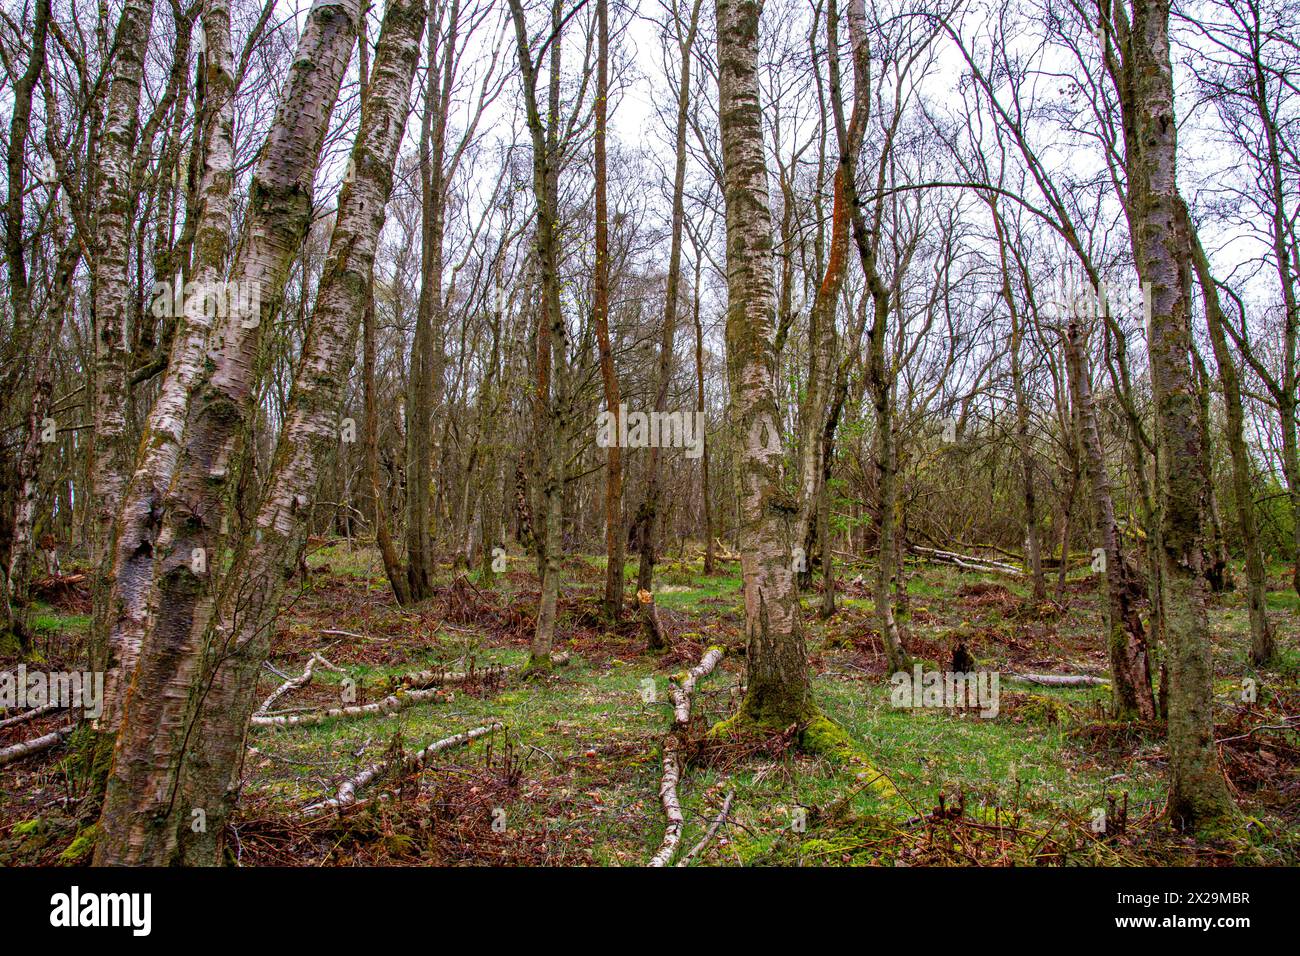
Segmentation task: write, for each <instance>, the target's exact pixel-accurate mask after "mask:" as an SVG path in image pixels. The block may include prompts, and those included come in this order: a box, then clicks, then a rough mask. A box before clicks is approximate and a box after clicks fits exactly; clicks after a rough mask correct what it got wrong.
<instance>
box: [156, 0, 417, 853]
mask: <svg viewBox="0 0 1300 956" xmlns="http://www.w3.org/2000/svg"><path fill="white" fill-rule="evenodd" d="M425 19H426V18H425V9H424V0H390V2H389V4H388V8H387V10H386V11H385V13H384V21H383V26H382V28H381V32H380V35H379V43H378V46H377V47H376V51H375V60H374V65H373V71H372V72H371V74H370V78H369V83H368V84H367V87H368V88H367V95H366V99H365V101H364V102H363V103H362V109H361V126H360V129H359V130H358V133H357V139H356V142H355V143H354V145H353V147H352V166H351V168H352V169H353V176H352V181H351V182H350V183H346V184H345V185H344V186H343V189H342V190H341V191H340V193H339V200H338V211H337V216H336V219H335V225H334V231H333V234H332V236H331V237H330V249H329V253H328V254H327V257H326V260H325V269H324V272H323V273H322V277H321V282H320V287H319V289H318V291H317V295H316V305H315V308H314V310H313V312H312V317H311V323H310V325H309V327H308V333H307V341H306V344H305V345H304V347H303V355H302V358H301V359H300V361H299V364H298V369H297V372H296V373H295V376H294V382H293V387H292V391H291V392H290V397H289V407H288V410H287V413H286V417H285V423H284V426H283V428H282V429H281V432H280V440H279V443H278V444H277V445H276V454H275V464H274V465H273V467H272V471H271V474H270V476H269V477H268V479H267V484H266V491H265V492H264V494H263V498H262V501H261V504H260V506H259V508H258V513H257V518H256V519H255V521H254V524H253V527H254V529H255V531H254V533H253V535H252V536H250V537H246V538H245V539H244V540H243V541H242V542H241V544H240V547H239V548H238V550H237V551H236V553H235V557H234V562H233V564H232V566H231V571H230V574H229V577H228V581H229V585H228V586H227V587H223V589H222V594H221V598H220V603H219V605H218V607H217V611H216V614H215V615H214V616H213V626H210V627H209V630H208V633H207V634H206V635H205V644H207V646H208V653H207V660H206V669H207V671H208V674H206V675H205V676H204V678H203V679H202V680H201V681H200V682H199V683H200V685H201V686H202V687H204V688H205V690H204V692H203V694H202V695H201V698H200V700H199V702H198V705H197V709H196V710H195V709H193V708H192V711H191V713H192V716H191V724H192V726H193V727H194V728H195V731H196V732H195V733H194V734H193V735H192V740H193V744H192V750H191V751H190V753H189V754H187V759H186V761H185V762H184V764H183V767H184V770H183V771H182V778H181V788H180V793H181V799H180V800H179V801H178V802H177V803H178V806H179V807H180V814H179V819H178V820H177V823H178V824H179V825H180V826H179V830H180V837H181V856H182V860H183V862H185V863H186V864H191V865H212V864H215V863H218V862H219V861H220V851H221V839H222V834H223V831H224V824H225V821H226V820H227V819H228V817H229V815H230V812H231V810H233V808H234V805H235V802H236V800H237V799H238V795H239V775H240V769H241V766H240V765H241V762H242V757H243V753H244V741H245V736H246V734H247V730H248V723H249V718H250V716H251V715H252V713H253V711H254V710H255V709H256V705H257V694H256V691H257V678H258V674H259V673H260V672H261V669H262V665H263V663H264V662H265V661H266V657H267V654H268V653H269V651H270V644H271V637H272V635H273V634H274V633H275V620H276V617H277V616H278V615H279V612H280V605H281V602H282V601H283V598H284V594H285V590H286V585H287V582H288V580H289V578H290V577H291V576H292V574H293V572H294V570H295V569H296V568H297V566H298V563H299V559H300V556H301V555H302V552H303V549H304V547H305V545H306V539H307V531H308V525H307V519H308V518H309V517H310V515H311V503H312V498H313V497H314V494H313V493H314V491H315V489H316V485H317V478H318V474H319V470H320V466H321V462H322V460H323V459H324V458H325V456H326V455H328V454H329V452H330V451H331V450H332V449H334V448H336V447H338V441H339V405H340V403H341V402H342V400H343V395H344V390H345V387H346V385H347V380H348V374H349V372H350V370H351V368H352V363H353V360H354V358H355V356H356V345H357V333H358V330H359V328H360V325H361V321H362V316H363V313H364V312H365V308H366V295H367V286H368V283H369V278H370V275H371V272H372V270H373V267H374V258H375V250H376V248H377V246H378V242H379V233H380V232H381V230H382V229H383V225H384V218H385V207H386V206H387V204H388V197H389V194H390V192H391V191H392V185H393V178H394V175H393V171H394V168H395V167H396V163H397V153H398V149H399V147H400V146H401V141H402V135H403V132H404V130H405V129H406V120H407V116H408V114H409V112H410V107H411V83H412V79H413V78H414V76H415V68H416V64H417V62H418V61H419V58H420V54H419V50H420V35H421V33H422V32H423V31H424V28H425ZM195 808H199V809H203V810H204V811H205V814H206V817H207V827H206V828H205V829H204V830H202V831H200V832H195V831H194V830H193V829H192V828H191V827H189V826H187V825H186V824H188V822H189V819H190V815H191V814H192V812H193V810H194V809H195Z"/></svg>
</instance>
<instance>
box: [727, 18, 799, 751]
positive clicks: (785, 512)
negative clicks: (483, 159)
mask: <svg viewBox="0 0 1300 956" xmlns="http://www.w3.org/2000/svg"><path fill="white" fill-rule="evenodd" d="M762 9H763V4H762V2H761V0H718V3H717V31H718V97H719V106H718V115H719V118H720V122H721V127H722V130H721V132H722V162H723V171H724V183H723V187H724V188H723V194H724V198H725V201H726V224H727V327H726V339H727V375H728V379H729V381H730V386H731V409H730V413H731V421H732V427H733V429H734V433H735V435H736V438H737V440H738V448H737V462H736V468H737V472H738V475H737V486H738V491H739V495H740V509H739V510H740V516H739V517H740V526H739V538H740V555H741V575H742V578H743V581H744V591H745V639H746V655H747V683H746V688H745V697H744V700H743V701H742V703H741V706H740V711H739V713H738V714H737V715H736V716H735V717H733V718H731V719H730V720H728V721H724V722H723V723H722V724H719V725H718V726H717V727H716V728H714V732H715V733H716V732H725V731H729V730H730V729H732V728H734V727H737V726H739V725H743V724H758V725H765V726H780V727H786V726H789V725H790V724H792V723H797V722H802V721H804V720H806V719H807V718H808V717H809V716H810V714H811V713H813V712H814V710H815V708H814V705H813V702H812V698H811V692H810V687H809V680H808V661H807V652H806V651H805V648H804V634H803V625H802V622H801V620H800V616H799V602H798V595H797V593H796V587H795V579H794V570H793V568H792V566H791V545H792V540H791V537H792V533H793V531H794V528H793V524H794V519H795V510H796V509H795V502H794V499H793V498H792V497H791V496H790V495H789V494H787V493H785V492H784V491H783V490H782V488H781V459H782V454H783V452H782V447H781V418H780V413H779V410H778V408H777V402H776V348H775V328H774V318H775V316H774V312H775V296H774V292H773V265H774V262H773V253H772V213H771V206H770V204H769V200H768V189H767V167H766V162H765V160H766V157H765V155H764V149H763V116H762V108H761V106H760V103H759V89H758V64H757V59H758V23H759V16H760V14H761V12H762Z"/></svg>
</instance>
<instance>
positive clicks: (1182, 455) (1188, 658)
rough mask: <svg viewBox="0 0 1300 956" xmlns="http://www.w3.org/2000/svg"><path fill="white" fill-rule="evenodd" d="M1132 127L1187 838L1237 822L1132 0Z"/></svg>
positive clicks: (1164, 40)
mask: <svg viewBox="0 0 1300 956" xmlns="http://www.w3.org/2000/svg"><path fill="white" fill-rule="evenodd" d="M1130 48H1131V51H1132V56H1133V65H1132V69H1133V80H1134V85H1133V89H1132V91H1131V92H1132V96H1131V98H1128V99H1126V100H1125V101H1124V102H1123V105H1124V106H1125V107H1126V108H1127V109H1128V110H1129V111H1130V113H1131V115H1132V120H1133V125H1134V127H1135V129H1136V136H1135V137H1134V145H1135V146H1136V154H1137V155H1129V156H1128V157H1127V159H1128V175H1129V179H1130V182H1131V187H1130V206H1131V209H1130V212H1129V215H1130V234H1131V237H1132V241H1133V253H1134V258H1135V260H1136V261H1137V265H1138V274H1139V275H1140V276H1141V278H1142V281H1143V283H1144V285H1146V287H1147V289H1148V299H1149V302H1150V331H1149V336H1150V342H1149V349H1148V351H1149V361H1150V366H1151V390H1152V398H1153V400H1154V404H1155V410H1156V439H1157V447H1158V456H1157V457H1158V459H1159V466H1160V482H1159V489H1160V503H1159V513H1160V516H1161V527H1160V532H1161V542H1160V543H1161V547H1162V551H1163V554H1162V560H1163V564H1164V573H1163V574H1162V575H1161V580H1162V584H1163V587H1164V590H1165V601H1164V602H1163V605H1164V613H1165V622H1166V623H1165V629H1166V634H1167V641H1168V645H1169V653H1168V659H1169V719H1168V723H1169V776H1170V780H1169V816H1170V818H1171V819H1172V820H1173V821H1174V823H1175V824H1176V825H1177V826H1179V827H1180V828H1182V829H1185V830H1212V829H1216V828H1218V827H1220V826H1222V825H1224V824H1225V823H1228V821H1229V820H1230V819H1231V818H1232V817H1234V816H1235V815H1236V808H1235V807H1234V805H1233V802H1232V798H1231V796H1230V795H1229V793H1228V786H1227V782H1226V780H1225V779H1224V776H1223V771H1222V769H1221V767H1220V766H1219V757H1218V749H1217V747H1216V746H1215V742H1214V712H1213V698H1214V687H1213V682H1214V667H1213V660H1212V657H1211V647H1210V628H1209V619H1208V613H1207V610H1206V598H1207V595H1206V582H1205V576H1204V573H1203V572H1204V568H1203V562H1204V553H1203V547H1204V542H1205V530H1204V521H1205V515H1204V509H1205V506H1206V501H1207V499H1208V488H1207V487H1206V484H1207V482H1206V475H1205V471H1204V469H1203V468H1201V467H1199V463H1200V461H1201V459H1202V456H1203V455H1204V454H1205V449H1204V448H1203V447H1202V446H1201V434H1200V428H1199V427H1198V424H1197V420H1196V419H1197V416H1196V393H1195V386H1194V384H1193V382H1192V375H1191V367H1190V361H1189V353H1190V350H1191V329H1190V311H1191V310H1190V298H1191V295H1190V293H1191V276H1190V268H1191V258H1192V256H1191V242H1190V236H1189V235H1188V231H1187V224H1186V222H1185V221H1184V220H1182V219H1180V214H1184V215H1185V213H1183V210H1184V206H1183V201H1182V197H1181V195H1180V194H1179V192H1178V183H1177V174H1176V169H1177V160H1176V157H1177V126H1176V123H1175V120H1174V90H1173V73H1172V68H1171V66H1170V60H1169V2H1168V0H1134V4H1133V22H1132V31H1131V36H1130Z"/></svg>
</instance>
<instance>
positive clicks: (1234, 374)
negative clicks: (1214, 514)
mask: <svg viewBox="0 0 1300 956" xmlns="http://www.w3.org/2000/svg"><path fill="white" fill-rule="evenodd" d="M1187 231H1188V235H1189V236H1190V237H1191V241H1192V264H1193V265H1194V267H1195V269H1196V277H1197V281H1198V284H1199V285H1200V287H1201V297H1202V298H1203V299H1204V300H1205V324H1206V326H1207V327H1208V328H1209V332H1210V343H1211V344H1212V345H1213V347H1214V361H1215V363H1216V364H1217V365H1218V367H1219V379H1220V380H1221V381H1222V382H1223V406H1224V414H1225V416H1226V418H1227V428H1226V429H1225V431H1226V433H1227V438H1228V453H1229V454H1230V455H1231V457H1232V497H1233V500H1234V501H1235V503H1236V506H1237V523H1238V524H1239V525H1240V526H1241V545H1242V550H1244V551H1245V552H1246V605H1247V607H1248V608H1249V613H1250V659H1251V661H1252V662H1254V663H1255V664H1257V665H1264V664H1267V663H1269V662H1270V661H1271V660H1272V659H1273V656H1274V654H1275V653H1276V650H1277V648H1276V645H1275V643H1274V639H1273V629H1272V628H1271V627H1270V626H1269V623H1268V613H1267V610H1266V608H1267V604H1266V601H1265V595H1266V593H1267V589H1268V575H1267V572H1266V569H1265V567H1264V556H1263V553H1262V552H1261V551H1260V547H1259V527H1258V523H1257V522H1256V520H1255V492H1254V481H1253V480H1252V475H1251V470H1250V450H1249V449H1248V448H1247V446H1246V434H1245V415H1244V413H1243V410H1242V402H1241V375H1240V372H1239V371H1238V369H1237V363H1236V362H1235V361H1234V360H1233V358H1232V352H1231V351H1230V350H1229V349H1228V339H1227V336H1226V335H1225V334H1224V331H1223V327H1224V322H1225V320H1224V317H1223V306H1222V303H1221V302H1220V300H1219V289H1218V286H1217V285H1216V284H1215V281H1214V274H1213V272H1212V271H1211V270H1210V260H1209V257H1208V256H1206V254H1205V250H1204V249H1203V248H1202V247H1201V242H1200V238H1199V237H1198V236H1197V235H1196V232H1195V230H1194V229H1193V228H1192V224H1191V222H1190V221H1189V222H1188V223H1187Z"/></svg>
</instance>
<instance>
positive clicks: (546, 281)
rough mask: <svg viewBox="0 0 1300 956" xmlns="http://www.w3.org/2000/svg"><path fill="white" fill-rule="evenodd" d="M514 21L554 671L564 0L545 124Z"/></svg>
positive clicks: (515, 1) (544, 664)
mask: <svg viewBox="0 0 1300 956" xmlns="http://www.w3.org/2000/svg"><path fill="white" fill-rule="evenodd" d="M509 3H510V13H511V16H512V18H513V19H514V24H515V40H516V49H517V52H518V55H519V69H520V73H521V78H522V82H523V92H524V108H525V111H526V114H527V121H528V132H529V135H530V137H531V139H532V146H533V195H534V197H535V199H536V202H537V230H536V232H535V234H534V239H533V248H534V253H535V255H536V257H537V265H538V272H539V275H540V279H541V291H542V307H541V309H540V310H539V312H540V314H539V315H538V321H537V392H536V395H535V398H534V408H535V418H534V421H535V423H536V428H537V442H536V446H537V449H538V452H539V454H538V458H537V460H538V463H539V465H540V467H541V470H542V476H541V483H542V494H541V499H542V512H543V514H542V538H541V541H540V542H539V547H538V563H539V572H540V575H541V579H542V588H541V597H540V599H539V602H538V608H537V621H536V624H535V625H534V628H533V639H532V643H531V648H530V654H529V658H530V659H529V665H528V671H529V672H539V671H541V672H545V671H549V670H550V669H551V667H552V663H551V646H552V644H553V643H554V640H555V609H556V603H557V601H558V599H559V590H560V548H561V521H562V517H563V507H564V469H565V458H566V457H567V456H566V455H565V454H564V447H563V446H564V441H563V433H564V428H565V422H564V411H563V409H564V406H565V402H566V401H567V388H566V385H565V382H566V377H567V367H568V352H569V346H568V329H567V327H566V326H565V324H564V313H563V311H562V310H561V307H560V274H559V252H558V244H559V239H560V237H559V220H558V204H559V200H558V183H559V162H560V155H559V138H558V131H557V129H556V126H557V123H558V111H559V99H560V75H559V74H560V45H561V33H562V26H563V24H562V23H561V20H560V3H559V0H555V2H554V3H553V4H552V7H551V36H550V77H549V81H550V82H549V89H548V91H547V92H548V104H547V114H548V115H547V123H546V124H543V123H542V117H541V111H540V108H539V106H538V102H537V71H536V68H535V66H534V64H533V59H532V52H531V50H530V45H529V42H528V24H527V20H526V18H525V16H524V10H523V6H522V4H521V2H520V0H509Z"/></svg>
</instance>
